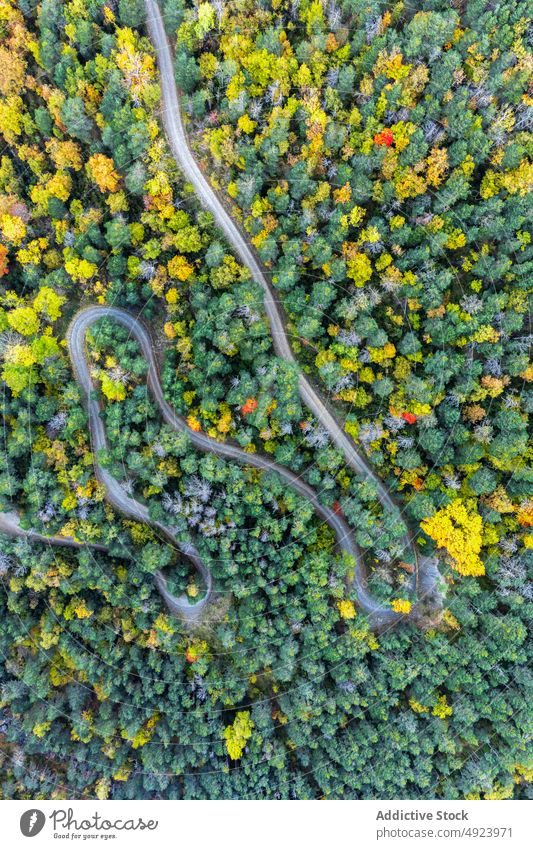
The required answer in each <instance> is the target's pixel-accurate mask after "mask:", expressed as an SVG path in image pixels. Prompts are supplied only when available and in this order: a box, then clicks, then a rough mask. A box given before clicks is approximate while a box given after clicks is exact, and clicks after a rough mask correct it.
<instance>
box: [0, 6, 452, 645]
mask: <svg viewBox="0 0 533 849" xmlns="http://www.w3.org/2000/svg"><path fill="white" fill-rule="evenodd" d="M145 2H146V10H147V25H148V30H149V34H150V37H151V39H152V42H153V44H154V48H155V50H156V53H157V58H158V64H159V73H160V79H161V89H162V98H163V107H164V108H163V122H164V126H165V130H166V133H167V137H168V141H169V144H170V147H171V150H172V153H173V155H174V156H175V158H176V161H177V162H178V164H179V165H180V167H181V168H182V170H183V172H184V174H185V176H186V178H187V179H188V180H189V181H190V182H191V184H192V185H193V188H194V189H195V191H196V194H197V196H198V199H199V200H200V202H201V203H202V205H203V206H204V207H205V208H206V209H208V210H209V211H210V212H211V213H212V215H213V217H214V219H215V222H216V223H217V225H218V226H219V227H220V229H221V230H222V231H223V232H224V234H225V235H226V238H227V239H228V242H229V243H230V245H232V247H233V248H234V250H235V252H236V253H237V255H238V256H239V257H240V259H241V261H242V262H243V263H244V265H246V266H247V267H248V268H249V270H250V273H251V275H252V277H253V279H254V280H255V281H256V282H257V283H258V284H259V285H260V286H261V288H262V290H263V293H264V307H265V312H266V315H267V318H268V321H269V323H270V328H271V332H272V339H273V346H274V350H275V352H276V354H277V356H279V357H280V358H283V359H285V360H287V361H288V362H291V363H293V364H294V365H296V367H297V368H298V363H297V360H296V358H295V356H294V354H293V352H292V349H291V346H290V343H289V339H288V336H287V332H286V319H285V316H284V311H283V307H282V305H281V303H280V301H279V298H278V296H277V294H276V292H275V291H274V289H273V287H272V286H271V283H270V281H269V280H268V277H267V275H266V272H265V271H264V270H263V269H262V267H261V264H260V262H259V260H258V259H257V257H256V255H255V253H254V251H253V249H252V248H251V247H250V245H249V243H248V240H247V238H246V236H245V235H244V234H243V233H242V232H241V231H240V229H239V227H238V226H237V225H236V223H235V222H234V221H233V219H232V218H231V217H230V215H229V214H228V212H227V211H226V209H225V208H224V206H223V204H222V203H221V201H220V200H219V198H218V197H217V195H216V193H215V192H214V190H213V189H212V188H211V186H210V185H209V183H208V182H207V180H206V179H205V177H204V175H203V174H202V172H201V170H200V168H199V166H198V164H197V163H196V160H195V159H194V157H193V154H192V153H191V151H190V149H189V146H188V143H187V138H186V134H185V130H184V127H183V124H182V120H181V114H180V108H179V100H178V93H177V89H176V84H175V79H174V68H173V62H172V54H171V50H170V47H169V43H168V39H167V36H166V33H165V30H164V26H163V20H162V17H161V13H160V10H159V6H158V4H157V3H156V2H155V0H145ZM104 317H106V318H110V319H112V320H114V321H116V322H118V323H119V324H121V325H122V326H124V327H125V328H126V329H127V330H128V331H129V332H130V334H131V335H132V336H133V337H134V338H135V339H136V340H137V342H138V344H139V345H140V347H141V350H142V353H143V356H144V358H145V360H146V362H147V365H148V372H147V385H148V388H149V390H150V392H151V394H152V396H153V398H154V400H155V402H156V404H157V405H158V407H159V409H160V411H161V414H162V417H163V419H164V421H165V422H166V423H167V424H168V425H169V426H170V427H171V428H173V429H174V430H176V431H179V432H185V433H187V435H188V437H189V439H190V441H191V443H192V444H193V445H194V447H195V448H198V449H199V450H200V451H204V452H207V453H211V454H215V455H216V456H219V457H224V458H227V459H229V460H235V461H236V462H238V463H240V464H242V465H244V466H253V467H255V468H258V469H261V470H263V471H266V472H272V473H275V474H277V475H279V476H280V477H281V478H282V479H283V480H284V481H285V482H286V483H287V484H288V485H289V486H290V487H291V488H292V489H294V490H295V491H296V492H297V493H298V494H300V495H301V496H303V497H304V498H305V499H306V500H308V501H309V502H310V503H311V504H312V505H313V508H314V510H315V512H316V514H317V515H318V516H319V517H320V518H321V519H323V521H325V522H326V523H327V524H328V525H329V527H330V528H331V529H332V530H333V531H334V533H335V536H336V540H337V544H338V546H339V548H340V549H341V550H342V551H344V552H346V553H347V554H348V555H350V556H351V557H352V558H353V560H354V563H355V568H354V578H353V586H354V588H355V591H356V595H357V601H358V604H359V606H360V607H361V609H362V610H363V611H364V612H365V613H366V614H367V615H368V616H369V619H370V623H371V625H372V627H374V628H382V627H384V626H387V625H393V624H395V623H396V622H398V621H400V620H404V619H406V618H409V616H415V615H417V613H418V610H417V607H418V605H415V606H414V607H413V608H412V611H411V614H409V616H405V615H404V614H399V613H396V612H395V611H393V610H392V609H391V608H390V607H389V606H387V605H384V604H382V603H380V602H378V601H376V600H375V599H374V598H373V597H372V595H371V594H370V593H369V592H368V589H367V586H366V584H367V582H366V569H365V565H364V559H363V555H362V553H361V551H360V550H359V548H358V546H357V544H356V542H355V540H354V536H353V532H352V530H351V529H350V528H349V526H348V525H347V523H346V521H345V520H344V518H342V517H341V516H339V515H338V514H337V513H336V512H335V511H334V510H333V509H331V508H329V507H327V506H325V505H324V504H322V503H321V502H320V501H319V499H318V496H317V494H316V492H315V491H314V489H313V488H312V487H310V486H309V485H308V484H306V483H305V481H303V480H302V479H301V478H300V477H299V476H298V475H296V474H294V472H292V471H290V470H289V469H286V468H284V467H283V466H280V465H279V464H278V463H275V462H273V461H272V460H270V459H269V458H268V457H266V456H263V455H261V454H248V453H246V452H244V451H243V450H242V449H241V448H239V447H238V446H237V445H235V444H233V443H231V442H225V443H220V442H217V441H216V440H214V439H211V438H210V437H208V436H207V435H206V434H204V433H198V432H196V431H193V430H191V429H190V428H189V427H188V425H187V423H186V422H185V420H184V419H183V418H182V417H181V416H178V415H177V413H176V412H175V411H174V410H173V409H172V407H171V406H170V405H169V404H168V403H167V401H166V400H165V398H164V395H163V390H162V387H161V382H160V379H159V373H158V369H157V365H156V361H155V357H154V351H153V344H152V339H151V337H150V334H149V333H148V331H147V329H146V328H145V327H144V325H143V324H142V323H141V322H140V321H139V319H137V318H136V317H135V316H133V315H131V314H130V313H128V312H126V311H125V310H122V309H120V308H118V307H110V306H89V307H86V308H84V309H82V310H80V311H79V312H78V313H77V314H76V315H75V316H74V318H73V320H72V322H71V324H70V326H69V328H68V331H67V345H68V351H69V355H70V360H71V364H72V369H73V372H74V375H75V378H76V380H77V382H78V384H79V386H80V387H81V389H82V393H83V396H84V404H85V408H86V410H87V416H88V428H89V434H90V439H91V447H92V450H93V455H94V468H95V475H96V477H97V479H98V481H99V482H100V483H101V484H102V485H103V486H104V488H105V491H106V497H107V500H108V501H109V503H110V504H111V505H112V506H113V507H114V508H116V509H117V510H118V511H119V512H121V513H122V514H123V515H126V516H130V517H131V518H134V519H136V520H138V521H141V522H143V523H147V524H149V525H151V526H152V527H153V528H154V529H155V530H157V531H158V532H159V533H160V534H161V535H162V536H163V537H164V538H166V539H167V540H168V541H169V542H170V544H171V545H172V546H173V547H174V548H176V549H177V550H178V551H179V552H180V553H181V554H182V555H184V556H185V557H187V558H188V559H189V560H190V561H191V562H192V563H193V565H194V567H195V568H196V570H197V572H198V573H199V575H200V576H201V578H202V580H203V582H204V585H205V589H206V593H205V596H204V597H203V598H202V599H201V600H200V601H198V602H196V603H195V604H191V602H190V601H189V600H188V599H187V597H186V596H179V597H177V596H174V595H173V594H172V593H170V591H169V590H168V588H167V583H166V579H165V577H164V575H163V573H162V572H157V573H156V575H155V581H156V585H157V588H158V590H159V592H160V593H161V595H162V597H163V599H164V600H165V602H166V604H167V606H168V608H169V610H170V611H171V612H172V613H174V614H175V615H177V616H179V617H181V618H183V619H184V620H185V621H189V622H193V621H197V620H199V619H200V618H201V614H202V612H203V611H204V609H205V607H206V606H207V605H208V604H209V603H210V601H212V598H213V596H214V591H213V582H212V576H211V572H210V570H209V569H208V568H207V567H206V565H205V564H204V563H203V561H202V559H201V557H200V555H199V553H198V551H197V549H196V547H195V546H194V545H193V544H192V543H191V542H183V541H182V540H179V539H178V538H177V536H176V532H175V530H174V529H173V528H172V527H171V526H170V525H164V524H162V523H160V522H158V521H155V520H153V519H151V518H150V516H149V512H148V508H147V507H146V506H145V505H144V504H141V503H140V502H138V501H136V500H135V499H133V498H131V497H130V496H129V495H128V494H127V493H126V492H125V491H124V489H123V488H122V487H121V485H120V483H119V482H118V481H117V480H115V478H113V477H112V476H111V475H110V474H109V472H108V471H107V470H106V469H104V468H103V467H102V466H101V465H100V464H99V463H98V460H97V453H98V452H99V451H102V450H105V449H107V447H108V445H107V438H106V434H105V429H104V423H103V420H102V417H101V408H100V405H99V402H98V401H97V400H96V398H94V397H93V389H94V386H93V382H92V379H91V375H90V370H89V365H88V362H87V352H86V336H87V331H88V330H89V328H90V327H91V326H92V325H93V324H94V323H95V322H96V321H98V320H100V319H101V318H104ZM298 372H299V377H298V381H299V389H300V394H301V397H302V400H303V402H304V403H305V405H306V406H307V408H308V409H309V410H310V412H312V413H313V415H314V416H315V417H316V418H317V419H318V421H319V422H320V423H321V424H322V425H323V427H324V428H325V429H326V430H327V431H328V434H329V436H330V438H331V440H332V442H333V443H334V444H335V445H336V446H337V448H339V450H340V451H341V452H342V453H343V454H344V457H345V460H346V464H347V465H348V466H349V467H350V468H351V469H352V470H353V471H354V472H356V473H357V474H358V475H362V476H364V477H366V478H367V479H368V480H371V481H372V482H373V483H374V485H375V487H376V490H377V497H378V500H379V501H380V503H381V505H382V507H383V508H384V509H389V510H397V509H398V505H397V504H396V502H395V500H394V498H393V496H392V495H391V493H390V492H389V491H388V489H387V487H386V486H385V485H384V484H383V482H382V481H381V480H380V479H379V477H378V476H377V475H376V474H375V472H374V470H373V469H372V468H371V467H370V465H369V464H368V461H367V460H366V458H365V457H363V456H362V455H360V454H359V452H358V451H357V449H356V447H355V445H354V443H353V441H352V440H351V438H350V437H349V436H348V435H347V434H346V433H345V432H344V430H343V428H342V425H341V424H340V423H339V422H338V420H337V419H336V417H335V416H334V414H333V413H332V412H331V410H330V409H329V408H328V407H327V406H326V404H325V403H324V401H323V400H322V399H321V397H320V396H319V394H318V393H317V391H316V390H315V389H314V388H313V387H312V386H311V384H310V383H309V381H308V380H307V378H306V377H305V376H304V375H303V374H301V373H300V371H299V368H298ZM0 532H1V533H6V534H9V535H11V536H26V537H27V538H29V539H34V540H37V541H40V542H48V543H52V544H54V545H63V546H72V547H77V548H79V547H81V546H84V545H86V544H85V543H81V542H79V541H76V540H74V539H72V538H69V537H65V538H63V537H57V536H55V537H46V536H44V535H42V534H39V533H36V532H34V531H33V530H29V531H25V530H23V529H22V528H21V526H20V522H19V518H18V516H17V514H16V513H0ZM404 543H405V547H406V549H407V548H409V549H410V550H411V551H412V552H413V557H414V561H415V572H414V574H413V575H412V576H411V577H410V588H411V589H414V590H417V589H418V588H419V580H420V586H421V587H422V586H423V587H424V593H423V594H424V595H426V594H430V593H431V590H432V588H433V587H434V585H435V581H436V580H437V576H438V569H437V568H436V560H435V558H427V557H420V556H419V555H418V553H417V551H416V548H415V546H414V544H413V542H412V540H411V538H410V536H409V534H406V536H405V539H404ZM91 547H93V548H95V549H100V550H102V549H103V550H105V546H101V545H93V546H91Z"/></svg>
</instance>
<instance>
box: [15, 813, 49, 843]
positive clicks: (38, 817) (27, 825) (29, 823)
mask: <svg viewBox="0 0 533 849" xmlns="http://www.w3.org/2000/svg"><path fill="white" fill-rule="evenodd" d="M45 822H46V817H45V815H44V814H43V812H42V811H39V810H38V809H37V808H30V810H29V811H24V813H23V814H22V816H21V818H20V830H21V832H22V833H23V835H24V837H35V835H36V834H39V832H40V831H42V830H43V828H44V824H45Z"/></svg>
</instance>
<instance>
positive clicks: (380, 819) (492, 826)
mask: <svg viewBox="0 0 533 849" xmlns="http://www.w3.org/2000/svg"><path fill="white" fill-rule="evenodd" d="M0 804H1V808H0V815H1V821H2V832H1V838H0V839H1V843H0V845H1V846H2V847H6V849H11V848H12V847H21V846H24V847H29V846H31V847H35V849H40V847H48V846H55V847H57V846H61V845H65V844H66V845H68V846H71V845H72V844H73V843H75V844H79V845H80V846H81V845H82V844H83V845H85V846H87V845H88V844H89V845H93V846H94V845H96V846H102V845H103V844H104V843H105V844H107V845H112V846H116V847H117V849H118V847H121V849H129V847H143V849H146V847H157V849H167V847H169V849H170V847H172V849H175V848H176V847H180V846H186V847H194V849H204V847H205V849H208V848H209V849H241V847H246V846H253V849H263V847H265V849H278V847H283V849H285V847H291V849H300V847H302V849H315V847H316V849H327V847H354V849H355V847H357V849H359V847H361V849H368V847H378V849H379V847H383V849H389V847H398V849H402V847H408V849H430V847H431V849H433V847H435V849H439V847H447V849H450V847H457V849H461V847H465V849H466V847H467V846H468V847H469V849H472V847H485V849H489V847H492V846H499V847H502V849H505V847H516V848H517V849H524V847H526V846H531V845H532V841H531V824H530V823H531V815H532V810H531V807H530V806H531V805H532V803H531V802H511V801H480V802H471V801H469V802H439V801H429V802H417V801H406V802H390V801H385V802H380V801H368V802H367V801H331V802H329V801H328V802H322V801H316V802H285V801H283V802H263V801H213V802H210V801H198V802H193V801H184V802H175V801H173V802H166V801H135V802H121V801H118V802H112V801H105V802H100V801H94V802H89V801H60V802H49V801H38V802H35V804H32V803H31V802H26V801H3V802H1V803H0ZM528 820H529V825H528ZM32 841H34V842H32ZM67 841H69V843H67Z"/></svg>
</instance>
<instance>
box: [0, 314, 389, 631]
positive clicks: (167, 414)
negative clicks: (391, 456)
mask: <svg viewBox="0 0 533 849" xmlns="http://www.w3.org/2000/svg"><path fill="white" fill-rule="evenodd" d="M102 318H110V319H112V320H113V321H116V322H117V323H119V324H121V325H122V326H123V327H125V328H126V329H127V330H128V331H129V333H130V334H131V336H132V337H133V338H135V339H136V340H137V342H138V344H139V346H140V348H141V351H142V353H143V356H144V358H145V360H146V363H147V366H148V371H147V376H146V380H147V385H148V388H149V390H150V392H151V394H152V396H153V398H154V400H155V402H156V404H157V405H158V407H159V409H160V411H161V414H162V417H163V419H164V421H165V422H166V423H167V424H168V425H169V426H170V427H171V428H172V429H173V430H176V431H179V432H183V433H186V434H187V435H188V437H189V439H190V441H191V443H192V444H193V445H194V447H195V448H198V449H199V450H200V451H204V452H207V453H211V454H215V455H216V456H218V457H224V458H226V459H229V460H234V461H236V462H238V463H240V464H242V465H244V466H253V467H255V468H257V469H261V470H262V471H265V472H271V473H275V474H278V475H279V476H280V477H281V478H282V479H283V480H284V481H285V482H286V483H287V484H288V485H289V486H290V487H291V488H292V489H294V490H295V491H296V492H297V493H298V494H299V495H301V496H303V497H304V498H305V499H307V500H308V501H310V503H311V504H312V505H313V508H314V510H315V512H316V513H317V515H318V516H320V518H321V519H323V520H324V521H325V522H327V524H328V525H329V526H330V527H331V529H332V530H333V531H334V533H335V536H336V539H337V543H338V546H339V548H340V549H341V550H342V551H344V552H345V553H346V554H348V555H350V557H352V558H353V560H354V564H355V565H354V578H353V586H354V587H355V591H356V595H357V600H358V603H359V606H360V607H361V609H362V610H363V611H364V612H365V613H366V614H367V615H368V616H369V618H370V621H371V624H372V626H373V627H375V628H381V627H383V626H386V625H391V624H394V623H395V622H397V621H399V620H400V619H403V618H405V617H404V616H403V615H402V614H398V613H396V612H394V611H393V610H392V609H391V608H390V607H388V606H386V605H383V604H381V603H379V602H377V601H376V600H375V599H374V598H373V597H372V595H371V594H370V593H369V592H368V590H367V588H366V573H365V567H364V562H363V556H362V554H361V552H360V550H359V548H358V546H357V544H356V543H355V540H354V537H353V533H352V531H351V529H350V528H349V526H348V525H347V523H346V521H345V520H344V518H343V517H342V516H339V515H338V514H337V513H336V512H335V511H334V510H333V509H331V508H330V507H327V506H325V505H324V504H322V503H321V502H320V501H319V499H318V496H317V494H316V492H315V491H314V489H313V488H312V487H311V486H309V485H308V484H307V483H305V481H303V480H302V479H301V478H300V477H298V475H296V474H295V473H294V472H292V471H290V470H289V469H286V468H285V467H283V466H280V465H279V464H278V463H275V462H274V461H272V460H271V459H270V458H268V457H266V456H264V455H261V454H248V453H246V452H245V451H243V450H242V449H241V448H239V447H238V446H237V445H235V444H233V443H231V442H224V443H221V442H217V441H216V440H214V439H211V438H210V437H209V436H207V435H206V434H204V433H198V432H196V431H193V430H191V428H190V427H189V426H188V425H187V423H186V421H185V420H184V419H183V418H182V417H181V416H178V415H177V413H176V412H175V411H174V410H173V409H172V407H171V406H170V405H169V404H168V402H167V401H166V400H165V397H164V395H163V389H162V386H161V382H160V379H159V372H158V369H157V364H156V360H155V357H154V352H153V345H152V340H151V337H150V334H149V333H148V331H147V329H146V328H145V327H144V325H143V324H142V323H141V322H140V321H139V319H137V318H135V316H133V315H131V314H130V313H128V312H126V311H125V310H122V309H120V308H118V307H110V306H89V307H86V308H84V309H82V310H80V311H79V312H78V313H76V315H75V316H74V318H73V319H72V322H71V324H70V325H69V328H68V330H67V337H66V338H67V347H68V352H69V356H70V361H71V365H72V369H73V372H74V376H75V378H76V381H77V382H78V384H79V386H80V388H81V390H82V393H83V399H84V405H85V408H86V411H87V417H88V429H89V434H90V439H91V448H92V451H93V457H94V468H95V475H96V478H97V480H98V481H99V482H100V483H101V484H102V485H103V486H104V488H105V492H106V497H107V500H108V501H109V503H110V504H112V506H113V507H115V508H116V509H117V510H118V511H119V512H121V513H122V514H124V515H126V516H130V517H131V518H133V519H136V520H138V521H140V522H143V523H147V524H149V525H151V526H152V527H153V528H155V529H156V530H157V531H158V532H159V533H160V534H162V535H163V536H164V537H165V538H166V539H168V541H169V542H170V544H171V545H172V546H173V547H175V548H176V549H177V550H178V551H179V552H180V553H181V554H183V555H184V556H185V557H187V558H189V560H191V561H192V563H193V565H194V566H195V568H196V569H197V571H198V573H199V574H200V576H201V577H202V579H203V581H204V583H205V587H206V594H205V596H204V598H202V599H201V600H200V601H199V602H197V603H194V604H191V602H190V601H189V600H188V599H187V598H186V597H185V596H180V597H176V596H174V595H172V593H170V592H169V590H168V589H167V586H166V580H165V577H164V575H163V574H162V573H161V572H158V573H156V575H155V580H156V585H157V588H158V590H159V592H160V593H161V595H162V596H163V598H164V600H165V602H166V604H167V606H168V608H169V609H170V610H171V612H172V613H174V614H175V615H178V616H180V617H181V618H183V619H185V620H187V621H195V620H197V619H199V617H200V614H201V613H202V611H203V610H204V608H205V606H206V605H207V604H208V603H209V601H210V600H211V599H212V596H213V586H212V577H211V573H210V571H209V569H208V568H207V567H206V566H205V564H204V563H203V561H202V559H201V558H200V555H199V554H198V551H197V550H196V548H195V546H194V545H193V544H192V543H191V542H183V541H181V540H179V539H177V537H176V534H175V531H174V530H173V528H172V527H170V526H168V525H164V524H162V523H161V522H158V521H155V520H153V519H152V518H151V517H150V515H149V512H148V509H147V507H146V506H145V505H144V504H141V503H140V502H138V501H136V500H135V499H134V498H131V497H130V496H129V495H128V494H127V493H126V492H125V491H124V489H123V488H122V487H121V485H120V483H119V482H118V481H117V480H116V479H115V478H113V477H112V476H111V475H110V474H109V472H108V471H107V470H106V469H104V468H103V467H102V466H101V465H100V463H99V462H98V452H99V451H102V450H107V448H108V443H107V437H106V433H105V428H104V423H103V420H102V418H101V408H100V405H99V402H98V400H97V399H96V398H95V397H94V392H93V389H94V386H93V382H92V378H91V374H90V369H89V364H88V362H87V352H86V337H87V331H88V330H89V329H90V327H91V326H92V325H93V324H94V323H95V322H96V321H99V320H100V319H102ZM0 532H2V533H7V534H10V535H11V536H26V537H28V538H30V539H35V540H38V541H41V542H49V543H53V544H55V545H65V546H66V545H69V546H73V547H78V548H79V547H81V546H83V545H84V543H82V542H78V541H76V540H73V539H72V538H71V537H57V536H56V537H46V536H44V535H42V534H39V533H36V532H35V531H33V530H30V531H24V530H23V529H22V528H21V527H20V523H19V519H18V517H17V515H16V514H14V513H0ZM92 547H94V548H97V549H105V546H101V545H93V546H92Z"/></svg>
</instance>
